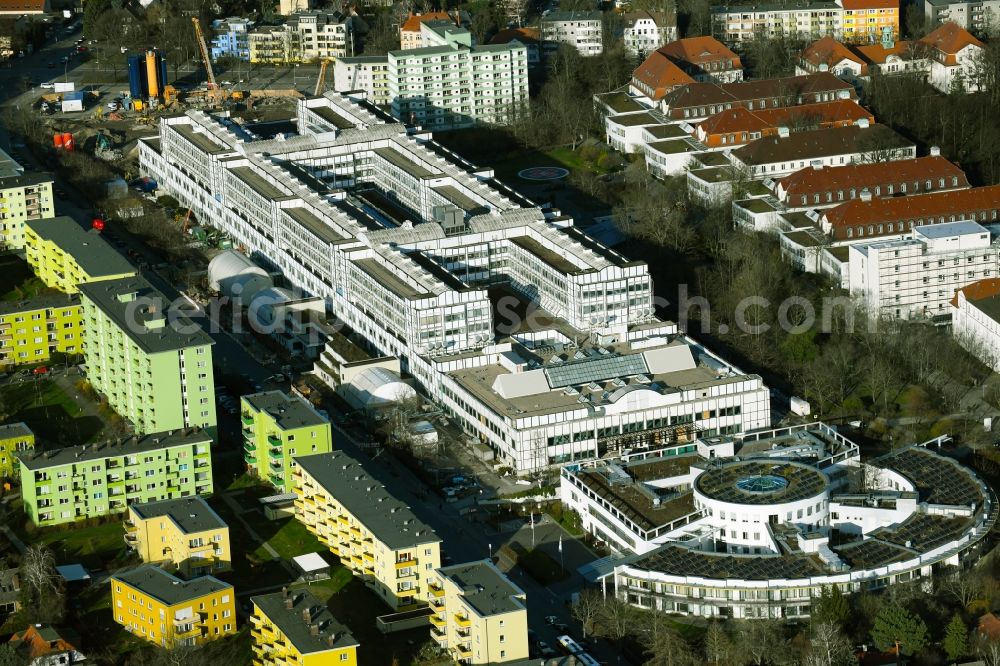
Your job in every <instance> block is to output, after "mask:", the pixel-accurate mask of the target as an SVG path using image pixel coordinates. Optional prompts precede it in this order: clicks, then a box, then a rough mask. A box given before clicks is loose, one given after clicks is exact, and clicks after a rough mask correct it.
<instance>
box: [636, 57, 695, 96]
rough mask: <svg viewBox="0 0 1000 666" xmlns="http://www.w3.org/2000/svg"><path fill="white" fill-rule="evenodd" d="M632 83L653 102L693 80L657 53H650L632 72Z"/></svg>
mask: <svg viewBox="0 0 1000 666" xmlns="http://www.w3.org/2000/svg"><path fill="white" fill-rule="evenodd" d="M632 81H633V82H634V83H635V84H636V85H637V87H639V88H642V89H644V92H645V93H646V95H647V96H648V97H650V98H651V99H654V100H658V99H660V98H661V97H663V96H664V95H666V94H667V93H668V92H670V91H671V90H673V89H674V88H676V87H677V86H682V85H685V84H688V83H694V79H692V78H691V77H690V76H688V75H687V74H685V73H684V70H682V69H681V68H680V67H678V66H677V65H675V64H674V63H673V62H671V61H670V59H669V58H668V57H667V56H665V55H664V54H662V53H660V52H659V51H653V52H652V53H650V54H649V56H648V57H647V58H646V59H645V60H643V61H642V64H641V65H639V66H638V67H637V68H636V69H635V71H634V72H632Z"/></svg>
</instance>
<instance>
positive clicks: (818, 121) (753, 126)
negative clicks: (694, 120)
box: [698, 99, 875, 134]
mask: <svg viewBox="0 0 1000 666" xmlns="http://www.w3.org/2000/svg"><path fill="white" fill-rule="evenodd" d="M862 118H867V119H868V122H870V123H874V122H875V117H874V116H873V115H872V114H871V112H870V111H868V110H867V109H865V108H864V107H863V106H861V105H860V104H858V103H857V102H855V101H854V100H850V99H839V100H835V101H833V102H821V103H818V104H802V105H799V106H785V107H778V108H771V109H759V110H756V111H748V110H747V109H746V107H742V106H738V107H735V108H732V109H726V110H725V111H720V112H718V113H716V114H715V115H713V116H710V117H708V118H706V119H705V120H703V121H701V122H700V123H699V124H698V128H699V129H700V130H702V131H703V132H705V133H706V134H726V133H730V132H760V131H763V130H766V129H771V128H775V127H791V126H809V127H810V128H813V127H815V126H820V125H826V124H833V123H842V122H854V121H857V120H860V119H862Z"/></svg>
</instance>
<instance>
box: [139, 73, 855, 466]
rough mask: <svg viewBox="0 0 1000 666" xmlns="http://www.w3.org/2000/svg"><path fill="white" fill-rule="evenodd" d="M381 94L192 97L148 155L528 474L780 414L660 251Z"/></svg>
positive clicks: (167, 179) (166, 123)
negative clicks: (665, 289)
mask: <svg viewBox="0 0 1000 666" xmlns="http://www.w3.org/2000/svg"><path fill="white" fill-rule="evenodd" d="M835 80H836V79H835ZM369 108H370V107H368V106H367V105H365V104H364V103H363V102H360V101H357V100H354V99H351V98H349V97H344V96H339V95H335V94H333V93H327V94H326V96H324V97H320V98H315V99H309V100H302V101H300V102H299V106H298V118H297V121H298V127H299V130H300V132H301V133H302V135H301V136H298V137H291V138H286V139H284V140H283V141H261V140H258V139H254V138H253V137H252V136H251V135H249V134H246V133H245V132H244V131H243V130H242V129H240V128H239V127H238V126H236V125H233V124H231V123H228V122H226V121H222V120H218V119H214V118H212V117H210V116H208V115H206V114H204V113H200V112H196V111H189V112H188V113H187V114H185V115H182V116H173V117H171V118H164V119H162V120H161V125H160V138H158V139H151V140H147V141H143V142H142V143H141V147H140V151H141V155H142V158H141V159H142V165H143V166H142V169H143V172H144V173H145V174H148V175H150V176H152V177H154V178H156V180H157V182H158V183H159V184H160V187H161V188H162V189H163V190H164V191H165V192H170V193H171V194H173V195H174V196H176V197H178V199H179V200H181V201H182V202H183V203H184V205H185V206H191V207H192V208H193V209H194V211H195V213H196V214H197V215H199V217H203V218H205V219H212V220H215V223H216V224H217V225H218V226H219V228H220V229H223V230H225V231H226V232H227V233H229V234H230V235H232V237H233V238H234V242H236V243H240V244H242V245H244V246H246V247H247V250H248V252H252V253H253V255H254V256H255V257H256V258H259V260H260V261H261V262H262V263H265V264H267V265H268V266H269V267H274V268H275V269H278V270H281V272H282V273H283V274H284V275H285V276H286V277H287V279H288V280H289V281H290V282H291V283H292V284H295V285H297V286H299V287H301V288H302V289H303V290H305V291H306V292H307V293H310V294H313V295H316V296H320V297H322V298H323V299H324V300H325V301H326V303H327V305H328V307H329V308H330V309H331V310H332V312H333V313H334V315H335V316H336V317H338V318H339V319H340V320H341V321H343V322H344V325H345V326H346V327H347V328H349V329H350V330H351V331H352V332H355V333H356V334H357V336H358V338H360V339H364V340H366V341H367V342H368V344H369V345H370V351H371V353H373V354H379V355H383V356H394V357H397V358H399V359H400V363H401V368H400V369H401V370H402V371H403V372H407V373H409V374H410V375H411V376H413V377H414V378H415V380H416V383H418V384H419V385H420V386H421V387H422V388H423V390H424V392H425V394H426V395H428V396H430V398H431V399H432V400H433V401H434V402H436V403H438V404H439V405H440V406H441V407H442V409H443V410H444V411H445V412H446V413H447V414H448V418H449V419H450V420H451V421H452V422H453V423H456V424H457V425H458V427H460V428H462V429H463V430H464V431H465V432H466V433H467V435H468V436H469V437H470V438H474V439H476V440H478V441H479V442H481V443H482V444H483V445H484V446H485V447H489V449H490V450H491V451H492V452H493V453H494V455H495V456H496V458H497V461H498V462H502V463H503V464H507V465H510V466H512V467H513V468H514V469H516V470H518V472H525V471H528V470H532V469H539V468H542V467H546V466H548V465H555V464H561V463H562V462H565V461H569V460H586V459H590V458H595V457H599V456H602V455H605V454H607V453H608V452H609V451H613V450H616V449H618V448H620V447H630V448H643V447H646V446H650V445H652V443H653V442H666V441H671V440H674V439H678V438H687V437H689V436H690V434H691V433H692V432H695V431H704V432H721V431H723V430H724V431H726V432H730V431H732V432H736V431H740V430H744V429H747V428H757V427H763V426H765V425H767V424H768V423H769V419H770V404H769V399H768V390H767V387H766V386H765V385H764V384H763V382H762V381H761V379H760V377H758V376H756V375H752V374H746V373H744V372H742V371H740V370H739V369H738V368H735V367H733V366H732V364H730V363H728V362H726V361H724V360H722V359H720V358H718V357H717V356H715V355H713V354H712V353H711V352H710V351H708V350H707V349H705V348H704V347H703V346H701V345H699V344H697V343H695V342H694V341H692V340H691V339H689V338H687V337H686V336H684V335H683V334H681V333H680V332H679V330H678V327H677V326H676V325H675V324H672V323H669V322H662V321H660V320H658V319H657V318H656V317H655V315H654V311H653V306H652V303H653V301H652V284H651V279H650V276H649V271H648V269H647V267H646V266H645V264H643V263H642V262H634V261H628V260H627V259H625V258H624V257H622V256H621V255H619V254H617V253H616V252H614V251H612V250H610V249H608V248H606V247H604V246H603V245H601V244H600V243H598V242H597V241H595V240H593V239H591V238H589V237H587V236H586V235H585V234H584V233H582V232H581V231H579V230H578V229H576V228H575V227H574V226H573V221H572V219H571V218H569V217H567V216H565V215H562V214H560V213H559V211H555V210H543V209H542V208H540V207H539V206H537V205H536V204H535V203H534V202H532V201H531V200H529V199H526V198H524V197H522V196H520V195H518V194H517V193H515V192H513V191H512V190H509V189H507V188H505V187H504V186H502V185H499V184H497V182H496V181H495V180H494V179H493V172H492V170H490V169H482V168H477V167H474V166H472V165H471V164H469V163H467V162H465V161H463V160H462V159H461V158H459V157H457V156H455V155H454V154H452V153H450V152H449V151H447V150H445V149H444V148H442V147H440V146H437V145H436V144H435V143H434V142H433V138H432V137H431V136H430V135H429V133H425V132H419V131H418V130H415V129H412V128H410V129H407V128H406V127H404V126H403V125H402V124H391V123H386V122H385V120H384V119H383V118H380V117H378V116H376V115H374V114H373V113H372V112H371V111H370V110H369ZM679 131H681V132H683V130H679ZM418 137H419V140H418ZM265 154H266V155H267V156H269V157H265ZM272 159H273V160H274V161H272ZM279 160H280V162H281V163H285V162H288V163H291V164H295V165H297V166H299V167H301V168H302V169H305V170H307V171H309V172H310V173H312V174H314V175H315V176H316V177H317V178H320V179H323V180H324V181H325V183H326V186H328V187H330V188H333V189H337V190H338V192H339V194H338V196H337V197H321V196H320V195H319V194H318V193H317V192H316V191H315V190H313V189H312V188H313V187H314V186H313V185H310V184H309V183H307V182H306V180H304V179H300V178H299V176H298V175H297V172H293V171H292V170H288V169H285V168H283V167H281V166H279V164H278V163H277V162H278V161H279ZM324 191H325V190H324ZM414 220H420V222H418V223H416V224H413V221H414Z"/></svg>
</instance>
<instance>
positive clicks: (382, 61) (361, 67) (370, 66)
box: [333, 56, 392, 107]
mask: <svg viewBox="0 0 1000 666" xmlns="http://www.w3.org/2000/svg"><path fill="white" fill-rule="evenodd" d="M333 89H334V90H336V91H338V92H353V91H355V90H361V91H364V93H365V94H366V99H367V100H368V101H369V102H371V103H372V104H374V105H375V106H379V107H387V106H389V104H390V103H392V96H391V94H390V91H389V59H388V58H387V57H386V56H354V57H346V58H337V59H336V60H335V61H334V63H333Z"/></svg>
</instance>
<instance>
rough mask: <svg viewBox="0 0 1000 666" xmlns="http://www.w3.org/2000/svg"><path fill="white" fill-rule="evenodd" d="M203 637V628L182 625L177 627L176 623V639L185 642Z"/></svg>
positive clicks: (194, 625) (193, 625)
mask: <svg viewBox="0 0 1000 666" xmlns="http://www.w3.org/2000/svg"><path fill="white" fill-rule="evenodd" d="M200 636H201V627H200V626H198V625H196V624H182V625H180V626H177V623H176V621H175V623H174V639H175V640H183V639H185V638H198V637H200Z"/></svg>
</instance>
